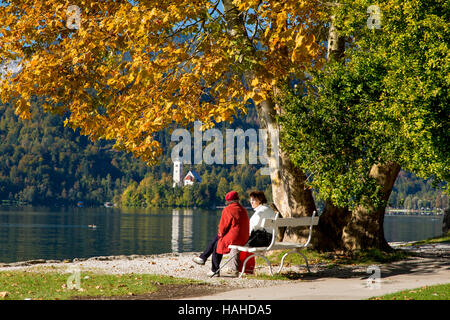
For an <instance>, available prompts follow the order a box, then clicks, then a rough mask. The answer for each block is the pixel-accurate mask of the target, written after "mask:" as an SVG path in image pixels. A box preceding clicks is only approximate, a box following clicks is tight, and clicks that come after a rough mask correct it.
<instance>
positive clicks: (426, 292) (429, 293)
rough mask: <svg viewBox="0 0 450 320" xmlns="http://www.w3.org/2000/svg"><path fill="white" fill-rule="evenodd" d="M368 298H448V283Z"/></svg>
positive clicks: (449, 294)
mask: <svg viewBox="0 0 450 320" xmlns="http://www.w3.org/2000/svg"><path fill="white" fill-rule="evenodd" d="M369 300H450V283H447V284H439V285H435V286H424V287H421V288H416V289H411V290H403V291H399V292H395V293H391V294H387V295H384V296H379V297H373V298H370V299H369Z"/></svg>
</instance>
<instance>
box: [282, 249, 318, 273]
mask: <svg viewBox="0 0 450 320" xmlns="http://www.w3.org/2000/svg"><path fill="white" fill-rule="evenodd" d="M291 253H297V254H299V255H301V256H302V257H303V259H305V262H306V269H307V270H308V272H311V270H310V269H309V264H308V259H306V256H305V255H304V254H303V253H301V252H299V251H297V250H292V251H289V252H286V253H285V254H284V255H283V257H282V258H281V263H280V268H279V269H278V271H277V273H280V272H281V269H283V263H284V259H285V258H286V257H287V256H288V255H289V254H291Z"/></svg>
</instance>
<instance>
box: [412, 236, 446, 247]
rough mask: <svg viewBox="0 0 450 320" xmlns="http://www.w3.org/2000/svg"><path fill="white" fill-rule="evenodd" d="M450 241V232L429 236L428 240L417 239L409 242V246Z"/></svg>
mask: <svg viewBox="0 0 450 320" xmlns="http://www.w3.org/2000/svg"><path fill="white" fill-rule="evenodd" d="M448 242H450V234H448V235H445V236H440V237H434V238H429V239H426V240H421V241H416V242H413V243H410V244H408V246H417V245H422V244H436V243H448Z"/></svg>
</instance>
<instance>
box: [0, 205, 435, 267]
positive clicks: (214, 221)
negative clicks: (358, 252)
mask: <svg viewBox="0 0 450 320" xmlns="http://www.w3.org/2000/svg"><path fill="white" fill-rule="evenodd" d="M252 213H253V211H252V210H249V214H250V215H251V214H252ZM220 214H221V210H202V209H117V208H65V209H64V208H57V209H55V208H34V207H33V208H14V207H1V208H0V262H16V261H25V260H31V259H57V260H61V259H73V258H88V257H94V256H109V255H131V254H139V255H148V254H159V253H169V252H190V251H203V249H204V248H205V246H206V245H207V244H208V242H209V241H210V239H211V238H212V237H214V236H215V235H216V234H217V226H218V224H219V220H220ZM442 219H443V216H388V215H387V216H386V217H385V224H384V230H385V236H386V239H387V241H389V242H391V241H413V240H422V239H426V238H430V237H434V236H439V235H440V234H441V229H442ZM93 226H96V227H93Z"/></svg>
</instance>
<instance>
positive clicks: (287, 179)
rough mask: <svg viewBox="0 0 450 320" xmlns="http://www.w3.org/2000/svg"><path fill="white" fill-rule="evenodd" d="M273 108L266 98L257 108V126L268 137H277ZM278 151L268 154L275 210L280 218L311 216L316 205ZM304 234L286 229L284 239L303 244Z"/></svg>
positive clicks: (301, 230) (302, 177)
mask: <svg viewBox="0 0 450 320" xmlns="http://www.w3.org/2000/svg"><path fill="white" fill-rule="evenodd" d="M276 109H278V110H279V108H275V105H274V103H273V101H272V100H270V99H269V100H265V101H263V102H262V103H261V104H260V105H259V106H258V107H257V111H258V118H259V121H260V125H261V127H262V128H264V129H267V131H268V136H269V137H273V136H279V126H278V124H277V122H276V119H275V115H276V111H275V110H276ZM268 140H271V139H268ZM271 143H272V141H271ZM270 147H271V148H272V149H273V148H275V147H276V148H275V149H278V146H274V145H270ZM278 151H279V152H278V154H273V156H274V157H275V158H274V157H272V150H271V151H270V152H269V151H268V154H270V155H271V157H270V159H269V167H270V178H271V181H272V197H273V201H274V203H275V205H276V207H277V208H278V210H279V211H280V213H281V214H282V215H283V217H301V216H311V215H312V213H313V211H314V210H316V205H315V203H314V198H313V196H312V192H311V190H310V189H308V188H306V186H305V183H304V182H305V181H306V176H305V174H304V173H303V172H302V170H300V169H299V168H297V167H295V166H294V164H293V163H292V161H291V160H290V159H289V155H288V154H287V153H286V152H284V151H282V150H278ZM276 158H278V159H276ZM307 231H308V230H305V228H287V229H286V231H285V234H284V240H286V241H293V242H301V241H304V240H305V238H306V237H307V236H308V234H307Z"/></svg>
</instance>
